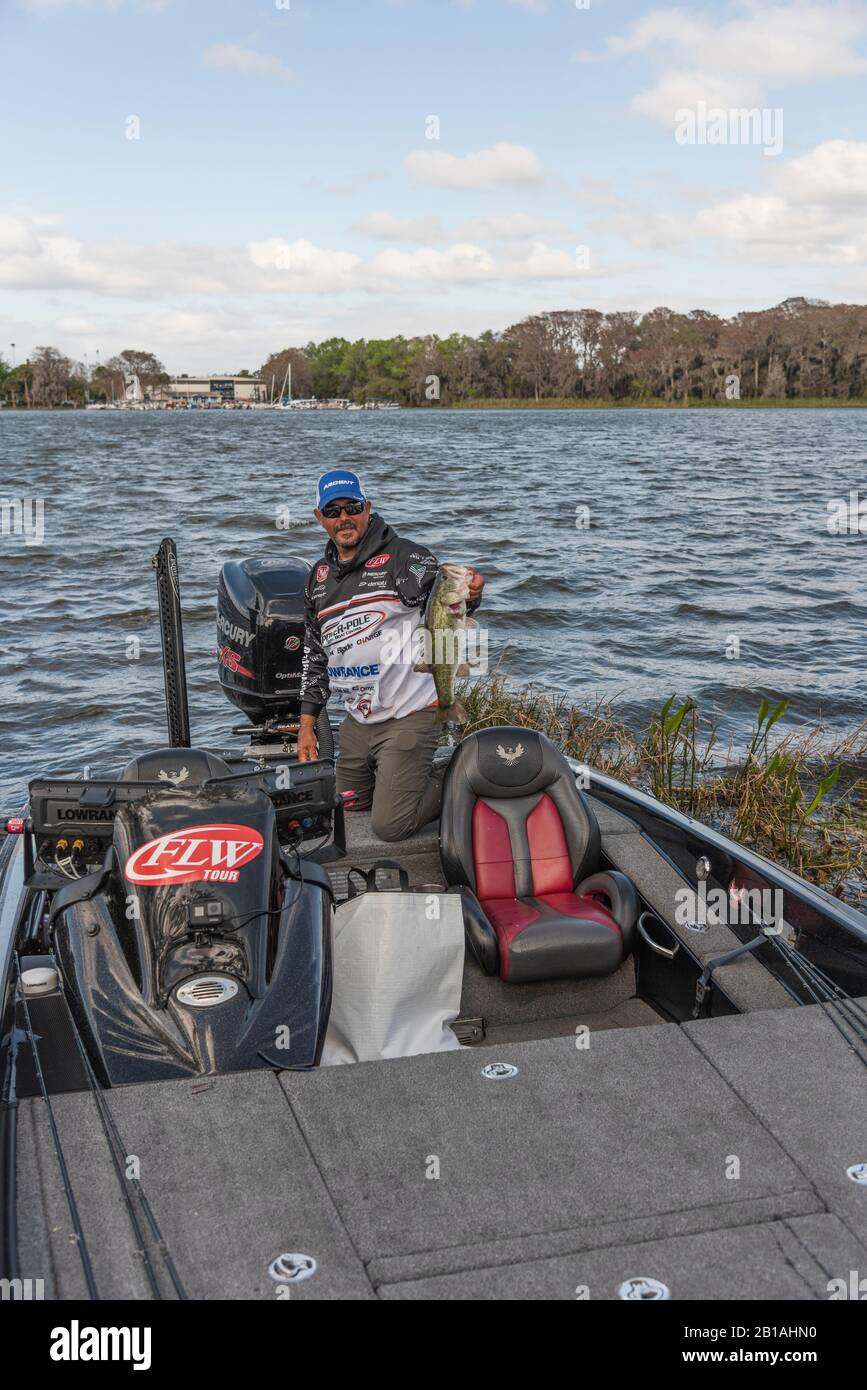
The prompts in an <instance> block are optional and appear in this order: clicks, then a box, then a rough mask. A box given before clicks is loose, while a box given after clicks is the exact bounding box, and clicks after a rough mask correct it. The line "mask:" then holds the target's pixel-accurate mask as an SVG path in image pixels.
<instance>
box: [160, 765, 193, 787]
mask: <svg viewBox="0 0 867 1390" xmlns="http://www.w3.org/2000/svg"><path fill="white" fill-rule="evenodd" d="M189 775H190V770H189V768H186V767H182V768H181V770H180V772H167V771H166V769H165V768H164V767H161V768H160V781H161V782H171V784H172V786H173V787H178V786H180V784H181V782H186V780H187V778H188V777H189Z"/></svg>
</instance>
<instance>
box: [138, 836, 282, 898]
mask: <svg viewBox="0 0 867 1390" xmlns="http://www.w3.org/2000/svg"><path fill="white" fill-rule="evenodd" d="M263 847H264V841H263V839H262V836H261V835H260V834H259V832H258V830H253V829H252V828H251V827H250V826H249V825H193V826H190V828H189V829H188V830H173V831H171V832H170V834H168V835H160V836H159V838H158V839H156V840H149V841H148V843H147V844H146V845H142V846H141V847H140V848H139V849H137V850H135V852H134V853H133V854H131V855H130V857H129V859H128V860H127V861H126V866H125V868H124V875H125V876H126V878H127V879H128V881H129V882H130V883H141V884H143V885H146V886H147V887H151V888H154V887H157V886H159V885H161V884H167V883H172V884H175V883H198V882H202V881H204V882H208V883H237V882H238V879H239V878H240V870H241V869H242V868H243V867H244V865H245V864H249V863H250V861H251V860H253V859H255V858H256V856H257V855H258V854H261V852H262V849H263Z"/></svg>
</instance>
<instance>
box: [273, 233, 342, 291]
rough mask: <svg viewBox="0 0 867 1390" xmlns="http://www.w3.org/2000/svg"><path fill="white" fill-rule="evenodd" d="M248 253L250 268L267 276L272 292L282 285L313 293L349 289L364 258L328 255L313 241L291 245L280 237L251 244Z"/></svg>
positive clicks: (337, 254)
mask: <svg viewBox="0 0 867 1390" xmlns="http://www.w3.org/2000/svg"><path fill="white" fill-rule="evenodd" d="M247 250H248V254H249V258H250V263H251V265H253V266H255V267H256V268H257V270H260V271H263V272H266V283H267V285H268V287H269V288H271V287H273V288H279V287H280V286H281V285H282V286H283V287H284V288H293V289H295V290H307V291H311V292H314V293H316V292H319V293H322V292H325V291H328V290H340V289H348V288H351V286H352V285H353V284H354V283H355V278H356V272H357V271H358V268H359V267H360V266H361V264H362V261H361V257H360V256H354V255H352V254H351V253H350V252H349V251H327V250H323V249H322V248H321V247H319V246H314V245H313V243H312V242H310V241H303V240H299V241H292V242H289V241H284V240H283V239H282V238H281V237H271V238H270V239H269V240H268V241H252V242H250V244H249V246H248V248H247ZM264 287H265V285H264V284H263V286H262V288H264Z"/></svg>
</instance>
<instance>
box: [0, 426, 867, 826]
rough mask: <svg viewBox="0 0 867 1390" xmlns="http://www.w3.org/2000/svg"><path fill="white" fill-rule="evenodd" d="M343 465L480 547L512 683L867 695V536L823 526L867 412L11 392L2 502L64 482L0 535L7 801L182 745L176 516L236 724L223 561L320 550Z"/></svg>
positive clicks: (194, 681)
mask: <svg viewBox="0 0 867 1390" xmlns="http://www.w3.org/2000/svg"><path fill="white" fill-rule="evenodd" d="M338 464H345V465H347V466H349V467H353V468H357V469H358V470H359V471H360V472H361V474H362V477H363V479H364V481H365V484H366V486H367V489H368V492H369V493H370V495H371V496H372V497H373V499H374V504H375V506H376V508H377V510H379V511H380V512H382V514H383V515H384V516H385V517H386V518H387V520H388V521H390V522H391V523H392V524H393V525H394V526H395V527H396V528H397V530H398V531H401V532H402V533H403V534H405V535H410V536H413V537H415V538H417V539H418V540H419V541H421V542H423V543H425V544H427V545H430V546H431V547H432V548H433V549H434V550H435V551H436V553H437V554H438V555H439V557H440V558H441V559H451V560H455V561H466V562H469V563H475V564H476V565H478V566H479V568H480V569H482V571H483V572H484V574H485V575H486V577H487V579H488V586H487V589H486V591H485V605H484V614H485V616H486V620H487V623H488V626H489V630H490V656H491V660H492V662H498V663H499V664H500V666H501V669H503V670H504V671H505V672H507V673H508V674H510V675H512V676H514V677H516V678H518V679H520V680H523V681H526V680H530V679H535V680H539V681H542V682H544V683H546V684H547V685H550V686H555V687H558V688H561V689H566V690H568V691H570V692H572V693H574V695H575V696H576V697H578V698H579V699H592V698H593V697H594V696H596V695H597V694H599V695H604V696H607V697H612V698H613V697H617V699H618V702H619V703H620V705H621V709H622V710H623V712H624V713H625V714H626V715H627V716H628V718H629V719H630V720H631V721H634V722H635V723H636V724H640V723H641V722H642V720H643V719H644V718H646V716H647V715H648V714H649V713H650V711H651V710H652V709H655V708H658V707H659V705H660V704H661V703H662V701H663V700H664V699H666V698H667V696H668V695H669V694H670V693H671V692H672V691H673V690H677V691H679V692H681V693H683V694H686V693H689V694H691V695H693V696H694V698H695V699H696V700H697V701H698V702H699V704H700V706H701V708H702V710H703V712H706V713H707V714H709V715H712V716H714V717H715V718H716V719H717V720H718V721H719V723H720V726H721V729H722V732H723V733H724V734H725V735H728V736H731V737H734V738H735V739H738V738H740V737H742V736H743V734H744V733H745V731H746V730H747V728H748V727H749V725H750V723H751V720H752V717H753V715H754V712H755V710H756V708H757V706H758V703H759V700H760V698H761V696H762V695H763V694H766V695H768V696H769V697H773V696H782V695H786V696H789V697H790V698H791V700H792V710H791V713H790V716H789V719H790V721H794V722H795V723H799V722H803V723H809V724H812V723H815V722H818V721H820V720H822V721H825V722H826V723H827V724H829V725H830V726H835V727H838V728H849V727H852V726H853V725H855V724H856V723H858V722H860V720H861V719H862V718H863V717H864V716H865V714H867V635H865V614H867V578H865V574H867V565H865V559H867V535H865V536H863V537H860V536H857V535H855V536H832V535H829V533H828V529H827V516H828V502H829V500H830V499H832V498H835V497H846V498H848V496H849V493H850V490H852V489H858V488H860V491H861V495H862V496H864V497H867V414H865V412H859V411H854V410H853V411H845V410H841V411H800V410H799V411H795V410H791V411H776V410H769V411H761V412H748V411H743V412H738V413H735V412H724V411H677V412H672V411H658V410H647V411H644V410H641V411H629V412H627V411H620V412H618V411H586V412H582V411H541V412H530V411H478V412H446V411H444V412H436V413H435V412H433V411H426V412H416V411H405V412H394V413H383V414H377V413H368V412H364V413H361V412H359V413H355V414H349V415H343V414H324V413H323V414H314V413H308V414H301V413H299V414H282V415H281V414H274V413H271V412H253V411H238V412H201V411H199V412H183V413H181V412H172V413H163V412H155V413H138V412H131V413H127V414H124V413H119V412H116V413H111V412H106V413H103V412H90V413H88V414H80V413H75V414H72V413H70V414H68V415H66V414H50V415H49V414H39V413H33V414H29V413H28V414H25V413H18V412H16V413H15V414H14V415H13V414H11V413H10V412H9V411H0V501H5V500H9V499H11V498H15V497H18V498H20V497H33V498H40V497H41V498H44V499H45V525H46V534H45V540H44V544H42V545H41V546H31V545H27V544H25V543H24V541H23V538H21V537H19V536H15V535H4V536H2V537H0V563H2V570H3V580H2V588H0V594H2V604H3V609H4V612H3V625H2V627H3V685H2V690H3V699H2V707H0V727H2V750H3V759H2V767H0V782H2V791H3V795H4V798H5V800H4V801H3V803H2V806H5V807H6V808H7V809H9V808H10V807H11V808H13V809H14V807H15V805H17V804H18V803H19V802H20V800H21V795H20V793H21V792H22V791H23V788H24V784H25V782H26V779H27V778H28V777H30V776H34V775H36V774H37V773H40V772H45V771H49V770H57V771H64V772H66V771H80V770H81V768H82V767H83V766H84V765H85V764H89V765H91V766H92V767H93V769H94V770H97V769H101V770H107V769H111V768H114V767H116V766H117V765H118V764H119V763H120V762H122V761H123V760H124V759H125V758H126V757H128V756H131V755H132V754H133V753H134V752H138V751H141V750H142V749H144V748H145V747H147V746H148V745H156V746H158V745H159V744H161V743H163V742H164V704H163V694H162V679H161V674H160V655H159V632H158V628H157V622H156V593H155V586H154V580H153V573H152V570H151V568H150V557H151V556H152V554H153V553H154V551H155V550H156V548H157V545H158V544H159V541H160V540H161V538H162V537H163V536H166V535H170V536H173V537H174V538H175V540H176V542H177V545H178V551H179V555H180V564H181V580H182V596H183V601H184V616H185V621H186V647H187V656H188V664H189V675H188V679H189V688H190V705H191V718H192V724H193V734H194V740H195V741H197V742H208V741H211V742H213V743H215V744H216V745H220V744H223V743H224V742H225V741H226V738H227V735H228V730H229V728H230V726H231V725H232V724H233V723H236V722H238V719H239V716H238V714H237V712H236V711H235V710H234V708H233V707H231V706H230V705H228V704H227V703H226V701H225V699H224V697H223V696H222V695H221V693H220V691H219V688H218V686H217V682H216V661H215V643H216V637H215V627H214V600H215V593H216V584H217V575H218V572H219V569H220V566H221V564H222V563H223V561H224V560H227V559H232V558H240V557H243V556H246V555H279V554H280V553H281V552H284V551H288V552H290V553H292V554H296V555H301V556H303V557H304V558H305V559H307V560H311V561H312V560H313V559H315V558H316V557H317V556H318V554H319V553H320V550H321V543H322V541H321V538H322V532H321V531H320V530H319V528H318V526H317V524H316V522H315V520H314V519H313V517H312V516H311V507H312V505H313V497H314V484H315V481H316V478H317V476H318V474H319V473H320V472H321V471H322V470H323V469H325V468H329V467H333V466H335V465H338ZM582 505H586V506H587V507H589V509H590V525H589V528H588V529H578V528H576V524H575V521H576V508H577V507H579V506H582ZM284 507H288V509H289V514H290V522H291V524H290V528H289V529H288V530H285V529H284V530H280V529H277V527H276V526H275V518H276V516H277V515H278V512H279V509H280V508H284ZM865 510H867V508H865ZM732 636H734V637H737V638H738V639H739V641H740V657H739V658H738V659H736V660H728V659H726V654H725V653H726V644H727V642H728V641H729V639H730V638H731V637H732ZM131 637H138V638H139V639H140V642H141V658H140V659H139V660H137V661H136V660H129V659H128V656H127V643H128V639H129V638H131Z"/></svg>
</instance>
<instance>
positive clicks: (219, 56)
mask: <svg viewBox="0 0 867 1390" xmlns="http://www.w3.org/2000/svg"><path fill="white" fill-rule="evenodd" d="M202 62H203V63H204V64H205V66H206V67H209V68H224V69H226V70H227V71H228V72H237V73H240V75H241V76H242V77H276V78H279V79H280V81H283V82H285V81H286V80H287V78H289V77H291V76H292V74H291V72H290V71H289V69H288V68H285V67H284V66H283V64H282V63H281V62H280V60H279V58H274V57H272V56H271V54H270V53H257V52H256V51H255V49H253V48H242V47H241V46H240V44H237V43H215V44H212V45H211V47H210V48H206V49H205V51H204V53H203V54H202Z"/></svg>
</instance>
